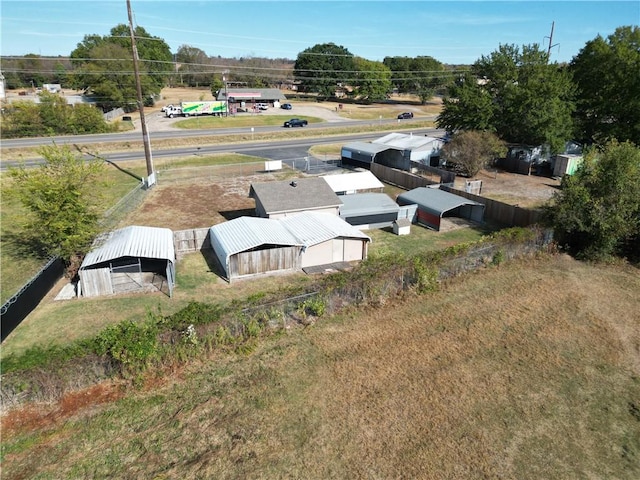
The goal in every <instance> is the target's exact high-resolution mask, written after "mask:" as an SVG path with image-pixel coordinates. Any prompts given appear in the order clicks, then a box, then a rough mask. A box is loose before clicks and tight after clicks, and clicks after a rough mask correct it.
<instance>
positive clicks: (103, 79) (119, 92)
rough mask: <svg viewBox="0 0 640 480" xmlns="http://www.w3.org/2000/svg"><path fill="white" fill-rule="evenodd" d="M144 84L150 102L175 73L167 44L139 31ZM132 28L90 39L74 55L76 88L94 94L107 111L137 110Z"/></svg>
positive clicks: (74, 83)
mask: <svg viewBox="0 0 640 480" xmlns="http://www.w3.org/2000/svg"><path fill="white" fill-rule="evenodd" d="M134 34H135V36H136V46H137V50H138V57H139V59H140V62H139V72H140V83H141V86H142V94H143V97H145V98H146V99H149V98H153V97H154V96H156V95H158V94H159V93H160V91H161V89H162V87H163V86H164V85H165V83H166V80H167V78H168V75H169V74H170V72H171V71H172V70H173V61H172V55H171V50H170V49H169V46H168V45H167V44H166V43H165V42H164V40H162V39H160V38H158V37H152V36H150V35H149V34H148V33H147V32H146V31H145V29H144V28H142V27H136V28H135V30H134ZM131 52H132V47H131V37H130V34H129V27H127V26H126V25H118V26H116V27H114V28H112V29H111V32H110V35H107V36H104V37H100V36H99V35H86V36H85V37H84V40H83V41H82V42H81V43H79V44H78V46H77V47H76V49H75V50H74V51H73V52H71V62H72V65H73V67H74V71H73V75H72V84H73V86H74V87H75V88H80V89H84V90H86V91H87V92H89V93H91V94H92V95H93V96H94V97H95V99H96V103H97V104H98V105H99V106H100V107H102V108H103V109H105V110H110V109H113V108H117V107H122V108H124V109H125V110H127V111H132V110H134V109H135V108H136V106H137V90H136V83H135V81H136V79H135V75H133V57H132V53H131Z"/></svg>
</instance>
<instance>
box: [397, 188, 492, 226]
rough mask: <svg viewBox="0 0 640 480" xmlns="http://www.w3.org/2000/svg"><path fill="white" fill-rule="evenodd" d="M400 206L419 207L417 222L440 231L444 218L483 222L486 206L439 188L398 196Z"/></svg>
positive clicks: (415, 189)
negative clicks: (413, 205)
mask: <svg viewBox="0 0 640 480" xmlns="http://www.w3.org/2000/svg"><path fill="white" fill-rule="evenodd" d="M397 201H398V203H399V204H400V205H412V204H415V205H418V210H417V222H418V223H422V224H424V225H426V226H428V227H430V228H434V229H435V230H440V220H441V219H442V217H460V218H466V219H469V220H473V221H475V222H482V219H483V216H484V205H483V204H482V203H479V202H474V201H473V200H469V199H467V198H464V197H461V196H459V195H454V194H453V193H449V192H445V191H444V190H440V189H438V188H429V187H419V188H414V189H413V190H409V191H408V192H405V193H402V194H400V195H398V199H397Z"/></svg>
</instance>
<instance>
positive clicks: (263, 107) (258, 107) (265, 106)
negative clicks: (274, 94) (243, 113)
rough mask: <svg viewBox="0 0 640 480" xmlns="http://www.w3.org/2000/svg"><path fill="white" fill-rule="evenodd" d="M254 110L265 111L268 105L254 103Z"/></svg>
mask: <svg viewBox="0 0 640 480" xmlns="http://www.w3.org/2000/svg"><path fill="white" fill-rule="evenodd" d="M256 108H257V109H258V110H267V109H268V108H269V105H267V104H266V103H256Z"/></svg>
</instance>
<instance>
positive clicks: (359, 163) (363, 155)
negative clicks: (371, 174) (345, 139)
mask: <svg viewBox="0 0 640 480" xmlns="http://www.w3.org/2000/svg"><path fill="white" fill-rule="evenodd" d="M340 156H341V159H342V164H343V165H351V166H354V167H363V168H366V169H367V170H371V164H372V163H380V164H382V165H386V166H388V167H392V168H394V167H396V165H398V164H402V163H403V156H402V152H401V151H400V150H398V149H396V148H394V147H390V146H388V145H378V144H375V143H370V142H353V143H348V144H346V145H344V146H343V147H342V150H341V154H340Z"/></svg>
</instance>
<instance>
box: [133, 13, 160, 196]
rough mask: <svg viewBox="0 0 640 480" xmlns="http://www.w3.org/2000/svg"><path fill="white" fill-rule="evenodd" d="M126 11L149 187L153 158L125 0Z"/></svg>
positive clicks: (154, 177)
mask: <svg viewBox="0 0 640 480" xmlns="http://www.w3.org/2000/svg"><path fill="white" fill-rule="evenodd" d="M127 13H128V15H129V32H130V33H131V50H132V53H133V73H134V75H135V77H136V90H137V92H138V111H139V112H140V126H141V127H142V143H143V145H144V158H145V160H146V162H147V181H146V187H147V188H151V187H152V186H153V185H155V184H156V173H155V172H154V170H153V159H152V158H151V144H150V141H149V133H148V132H147V122H146V120H145V118H144V101H143V100H142V86H141V85H140V71H139V70H138V47H137V46H136V36H135V34H134V31H133V17H132V15H131V2H130V0H127Z"/></svg>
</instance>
